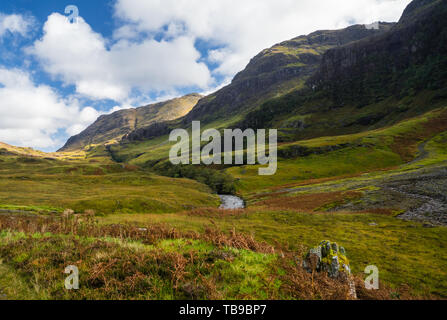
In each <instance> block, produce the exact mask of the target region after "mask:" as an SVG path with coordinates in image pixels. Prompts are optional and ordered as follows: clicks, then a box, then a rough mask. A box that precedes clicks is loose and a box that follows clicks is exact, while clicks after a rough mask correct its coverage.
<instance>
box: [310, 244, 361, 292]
mask: <svg viewBox="0 0 447 320" xmlns="http://www.w3.org/2000/svg"><path fill="white" fill-rule="evenodd" d="M303 268H305V269H306V270H307V271H308V272H327V274H328V276H329V277H331V278H333V279H338V280H340V281H342V282H346V283H348V284H349V287H350V296H351V298H353V299H355V298H356V297H357V295H356V291H355V284H354V280H353V277H352V275H351V268H350V266H349V260H348V258H347V257H346V250H345V248H343V247H339V246H338V244H337V243H335V242H332V243H331V242H330V241H328V240H325V241H322V242H321V243H320V245H319V246H318V247H316V248H314V249H311V250H310V252H309V253H308V254H307V256H306V258H305V259H304V261H303Z"/></svg>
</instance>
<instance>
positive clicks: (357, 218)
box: [102, 207, 447, 298]
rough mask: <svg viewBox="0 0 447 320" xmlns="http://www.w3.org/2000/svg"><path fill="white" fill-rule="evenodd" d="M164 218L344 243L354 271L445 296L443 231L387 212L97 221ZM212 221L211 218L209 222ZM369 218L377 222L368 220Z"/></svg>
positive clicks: (289, 240)
mask: <svg viewBox="0 0 447 320" xmlns="http://www.w3.org/2000/svg"><path fill="white" fill-rule="evenodd" d="M123 221H127V222H137V223H140V224H144V223H147V222H149V221H150V222H156V223H166V224H169V225H171V226H173V227H175V228H178V229H181V230H190V231H198V232H201V231H203V230H204V228H205V227H206V226H208V225H210V224H211V223H212V224H213V225H215V226H217V227H218V228H220V229H222V230H227V231H228V230H233V229H235V230H236V231H238V232H243V233H250V234H253V235H255V238H256V239H257V240H259V241H267V242H269V243H271V244H275V243H280V244H283V245H285V246H288V247H289V248H290V249H292V250H299V249H300V246H303V245H304V246H305V247H306V248H308V249H309V248H312V247H314V246H315V245H316V244H317V243H319V242H320V241H321V240H323V239H330V240H331V241H336V242H337V243H339V244H341V245H343V246H345V247H346V248H347V250H348V257H349V259H350V262H351V267H352V269H353V271H354V273H357V274H361V273H362V272H363V270H364V268H365V267H366V266H368V265H376V266H377V267H378V268H379V270H380V279H381V280H382V281H384V282H386V283H388V284H390V285H392V286H393V287H394V288H399V286H401V285H402V284H407V285H409V286H410V287H411V288H412V289H413V290H414V291H415V292H416V293H418V294H426V293H431V294H435V295H438V296H441V297H444V298H446V297H447V281H446V279H447V270H445V266H446V265H447V255H446V254H445V245H446V244H447V230H446V228H445V227H437V228H424V227H423V225H422V224H420V223H413V222H406V221H401V220H398V219H396V218H394V217H392V216H385V215H379V214H367V213H363V214H353V213H332V214H331V213H326V214H318V213H305V212H296V211H293V210H269V209H264V208H262V207H252V208H250V209H248V212H243V213H241V214H236V215H222V214H220V215H219V214H217V213H214V214H211V215H205V216H201V215H190V214H186V213H183V214H178V213H177V214H165V215H114V216H109V217H105V218H104V219H102V223H119V222H121V223H122V222H123ZM211 221H212V222H211ZM372 223H375V224H377V225H374V226H373V225H370V224H372Z"/></svg>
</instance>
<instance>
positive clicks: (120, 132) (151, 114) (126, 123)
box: [59, 93, 202, 151]
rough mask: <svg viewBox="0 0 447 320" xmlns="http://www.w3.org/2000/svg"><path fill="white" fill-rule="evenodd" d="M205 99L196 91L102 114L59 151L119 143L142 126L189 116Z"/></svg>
mask: <svg viewBox="0 0 447 320" xmlns="http://www.w3.org/2000/svg"><path fill="white" fill-rule="evenodd" d="M201 98H202V96H201V95H200V94H196V93H194V94H189V95H186V96H184V97H181V98H176V99H172V100H169V101H165V102H160V103H156V104H151V105H148V106H145V107H140V108H136V109H126V110H120V111H117V112H114V113H112V114H109V115H103V116H100V117H99V118H98V119H97V120H96V121H95V123H93V124H92V125H91V126H89V127H88V128H87V129H85V130H84V131H83V132H81V133H80V134H78V135H76V136H73V137H71V138H70V139H69V140H68V141H67V143H66V144H65V146H64V147H62V148H61V149H60V150H59V151H71V150H79V149H83V148H84V147H86V146H89V145H97V144H106V143H109V142H118V141H119V140H121V138H122V137H123V136H125V135H126V134H128V133H130V132H132V131H134V130H136V129H138V128H141V127H146V126H150V125H151V124H155V123H159V122H164V121H169V120H174V119H177V118H180V117H182V116H184V115H186V114H187V113H188V112H189V111H191V109H192V108H193V107H194V106H195V105H196V104H197V102H198V101H199V100H200V99H201Z"/></svg>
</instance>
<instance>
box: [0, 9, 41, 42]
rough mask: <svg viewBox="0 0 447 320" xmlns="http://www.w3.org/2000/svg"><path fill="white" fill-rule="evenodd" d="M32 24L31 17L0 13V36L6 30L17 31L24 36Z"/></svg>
mask: <svg viewBox="0 0 447 320" xmlns="http://www.w3.org/2000/svg"><path fill="white" fill-rule="evenodd" d="M32 24H33V19H31V18H28V19H27V18H25V17H24V16H22V15H19V14H10V15H7V14H3V13H0V37H2V36H3V35H5V34H6V33H7V32H10V33H17V34H20V35H22V36H26V35H27V33H28V32H29V30H30V28H31V26H32Z"/></svg>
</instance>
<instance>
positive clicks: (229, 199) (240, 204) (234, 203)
mask: <svg viewBox="0 0 447 320" xmlns="http://www.w3.org/2000/svg"><path fill="white" fill-rule="evenodd" d="M219 197H220V200H222V204H221V205H220V207H219V209H224V210H236V209H244V208H245V202H244V200H242V199H241V198H239V197H236V196H229V195H221V194H219Z"/></svg>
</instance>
